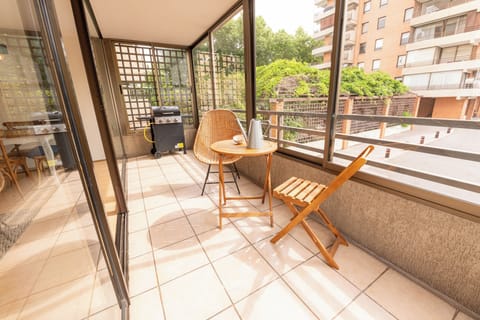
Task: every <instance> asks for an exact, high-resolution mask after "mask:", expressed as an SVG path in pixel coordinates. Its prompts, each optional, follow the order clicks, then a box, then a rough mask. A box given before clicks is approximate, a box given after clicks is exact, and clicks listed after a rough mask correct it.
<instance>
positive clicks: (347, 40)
mask: <svg viewBox="0 0 480 320" xmlns="http://www.w3.org/2000/svg"><path fill="white" fill-rule="evenodd" d="M355 35H356V31H355V30H350V31H346V32H345V33H344V38H343V45H344V46H345V48H351V47H352V46H354V45H355V40H356V37H355Z"/></svg>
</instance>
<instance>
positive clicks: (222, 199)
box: [210, 140, 277, 229]
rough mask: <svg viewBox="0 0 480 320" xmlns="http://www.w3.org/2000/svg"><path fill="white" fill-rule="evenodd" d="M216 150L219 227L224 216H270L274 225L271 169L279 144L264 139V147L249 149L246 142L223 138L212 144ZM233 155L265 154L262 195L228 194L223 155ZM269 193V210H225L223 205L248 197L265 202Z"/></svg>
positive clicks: (252, 155) (254, 155)
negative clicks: (235, 141)
mask: <svg viewBox="0 0 480 320" xmlns="http://www.w3.org/2000/svg"><path fill="white" fill-rule="evenodd" d="M210 149H212V150H213V151H214V152H216V153H218V155H219V161H218V176H219V196H218V208H219V227H220V229H221V228H222V218H226V217H232V218H233V217H258V216H269V217H270V226H271V227H273V212H272V183H271V179H270V169H271V165H272V155H273V153H274V152H275V151H276V150H277V144H276V143H275V142H271V141H264V143H263V146H262V148H255V149H249V148H247V145H246V144H245V143H242V144H235V143H234V142H233V140H222V141H217V142H215V143H213V144H212V145H211V146H210ZM228 155H233V156H242V157H258V156H265V159H266V170H265V183H264V185H263V192H262V194H261V195H253V196H235V197H233V196H227V195H226V190H225V177H224V174H223V157H224V156H228ZM267 195H268V206H269V211H268V212H259V211H255V212H231V213H225V212H223V210H222V209H223V205H225V204H226V203H227V200H248V199H262V203H264V202H265V196H267Z"/></svg>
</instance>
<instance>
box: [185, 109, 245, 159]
mask: <svg viewBox="0 0 480 320" xmlns="http://www.w3.org/2000/svg"><path fill="white" fill-rule="evenodd" d="M238 134H242V129H241V128H240V125H239V124H238V121H237V116H236V115H235V114H234V113H233V112H232V111H230V110H225V109H216V110H210V111H208V112H206V113H205V114H204V115H203V117H202V120H201V121H200V125H199V127H198V130H197V135H196V137H195V143H194V145H193V153H194V154H195V156H196V157H197V159H198V160H200V161H202V162H205V163H209V164H215V163H218V155H217V153H215V152H213V151H212V150H210V145H211V144H212V143H214V142H217V141H220V140H228V139H232V138H233V136H235V135H238Z"/></svg>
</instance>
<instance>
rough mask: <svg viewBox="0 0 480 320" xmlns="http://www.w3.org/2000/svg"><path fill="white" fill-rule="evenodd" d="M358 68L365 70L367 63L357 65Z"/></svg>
mask: <svg viewBox="0 0 480 320" xmlns="http://www.w3.org/2000/svg"><path fill="white" fill-rule="evenodd" d="M357 67H358V68H360V69H365V62H359V63H357Z"/></svg>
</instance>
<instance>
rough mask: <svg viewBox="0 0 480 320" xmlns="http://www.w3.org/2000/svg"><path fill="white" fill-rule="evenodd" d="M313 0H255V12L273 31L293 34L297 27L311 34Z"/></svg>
mask: <svg viewBox="0 0 480 320" xmlns="http://www.w3.org/2000/svg"><path fill="white" fill-rule="evenodd" d="M314 8H315V5H314V0H256V1H255V12H256V15H257V16H262V17H263V18H264V19H265V21H266V22H267V25H268V26H269V27H270V28H272V30H273V31H278V30H280V29H284V30H285V31H286V32H288V33H290V34H294V33H295V30H297V28H298V27H299V26H301V27H303V29H304V30H305V32H307V33H308V34H309V35H312V34H313V13H314Z"/></svg>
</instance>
